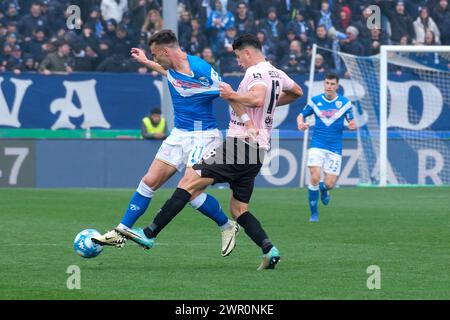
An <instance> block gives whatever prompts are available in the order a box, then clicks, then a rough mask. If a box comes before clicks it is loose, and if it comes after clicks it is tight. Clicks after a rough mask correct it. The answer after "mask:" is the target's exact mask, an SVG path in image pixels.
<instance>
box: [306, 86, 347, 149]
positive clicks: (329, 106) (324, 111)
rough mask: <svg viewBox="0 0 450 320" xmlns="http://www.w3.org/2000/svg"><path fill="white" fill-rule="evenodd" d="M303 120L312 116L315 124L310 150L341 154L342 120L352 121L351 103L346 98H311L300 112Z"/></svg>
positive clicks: (322, 96)
mask: <svg viewBox="0 0 450 320" xmlns="http://www.w3.org/2000/svg"><path fill="white" fill-rule="evenodd" d="M302 114H303V118H306V117H307V116H310V115H312V114H314V116H315V119H316V124H315V126H314V132H313V135H312V141H311V148H320V149H325V150H329V151H331V152H334V153H337V154H341V153H342V131H343V130H344V118H347V120H348V121H349V120H352V119H353V111H352V103H351V101H350V100H348V99H347V98H346V97H344V96H341V95H337V97H336V98H334V99H333V100H328V99H327V98H326V96H325V94H320V95H318V96H315V97H313V98H311V100H310V101H309V102H308V104H307V105H306V107H305V108H304V109H303V111H302Z"/></svg>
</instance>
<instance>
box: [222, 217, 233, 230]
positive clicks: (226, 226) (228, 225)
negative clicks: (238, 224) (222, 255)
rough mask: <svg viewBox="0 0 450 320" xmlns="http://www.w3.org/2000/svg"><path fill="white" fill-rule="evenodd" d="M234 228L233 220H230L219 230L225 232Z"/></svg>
mask: <svg viewBox="0 0 450 320" xmlns="http://www.w3.org/2000/svg"><path fill="white" fill-rule="evenodd" d="M232 226H233V225H232V224H231V220H230V219H228V221H227V223H225V224H224V225H221V226H220V227H219V228H220V231H224V230H226V229H229V228H231V227H232Z"/></svg>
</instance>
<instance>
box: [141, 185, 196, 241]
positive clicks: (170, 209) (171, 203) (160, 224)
mask: <svg viewBox="0 0 450 320" xmlns="http://www.w3.org/2000/svg"><path fill="white" fill-rule="evenodd" d="M190 198H191V194H190V193H189V192H187V191H186V190H184V189H181V188H177V189H176V190H175V192H174V193H173V195H172V197H171V198H170V199H169V200H167V201H166V203H165V204H164V205H163V206H162V208H161V209H159V211H158V213H157V214H156V216H155V219H153V223H152V224H151V225H149V226H148V227H147V228H145V229H144V233H145V235H146V236H147V237H148V238H155V237H156V236H157V235H158V233H159V232H160V231H161V230H162V229H164V227H165V226H166V225H168V224H169V222H170V221H171V220H172V219H173V218H175V216H176V215H177V214H178V213H179V212H180V211H181V210H183V208H184V207H185V206H186V204H187V203H188V202H189V199H190Z"/></svg>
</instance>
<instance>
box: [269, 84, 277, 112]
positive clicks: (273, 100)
mask: <svg viewBox="0 0 450 320" xmlns="http://www.w3.org/2000/svg"><path fill="white" fill-rule="evenodd" d="M279 96H280V82H278V80H272V91H271V92H270V103H269V108H268V109H267V113H269V114H271V113H272V110H273V107H275V106H276V104H277V101H278V97H279Z"/></svg>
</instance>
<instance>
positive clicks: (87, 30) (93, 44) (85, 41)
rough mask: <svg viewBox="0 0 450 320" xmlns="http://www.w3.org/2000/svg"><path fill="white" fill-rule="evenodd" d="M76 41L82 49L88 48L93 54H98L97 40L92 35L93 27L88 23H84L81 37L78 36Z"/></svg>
mask: <svg viewBox="0 0 450 320" xmlns="http://www.w3.org/2000/svg"><path fill="white" fill-rule="evenodd" d="M78 41H79V42H80V43H81V46H82V47H83V48H86V47H87V46H89V47H90V48H91V49H92V50H94V51H95V52H97V53H98V52H99V50H100V49H99V40H98V38H97V37H95V35H94V26H93V25H91V24H90V23H85V24H84V25H83V28H82V32H81V35H79V36H78Z"/></svg>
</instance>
